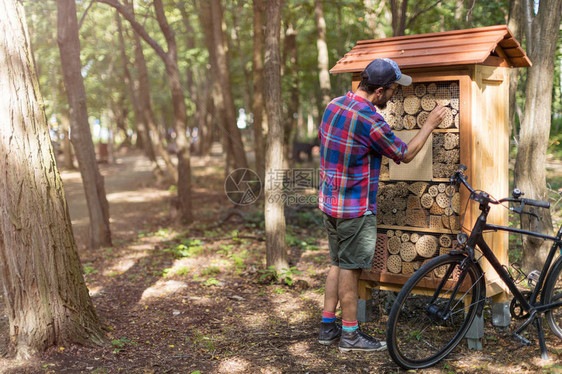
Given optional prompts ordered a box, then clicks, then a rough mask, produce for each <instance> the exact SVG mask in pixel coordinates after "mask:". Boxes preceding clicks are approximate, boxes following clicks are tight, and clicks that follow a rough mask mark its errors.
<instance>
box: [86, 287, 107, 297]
mask: <svg viewBox="0 0 562 374" xmlns="http://www.w3.org/2000/svg"><path fill="white" fill-rule="evenodd" d="M101 290H103V287H102V286H97V287H96V286H91V287H88V292H89V294H90V297H95V296H98V295H99V293H100V292H101Z"/></svg>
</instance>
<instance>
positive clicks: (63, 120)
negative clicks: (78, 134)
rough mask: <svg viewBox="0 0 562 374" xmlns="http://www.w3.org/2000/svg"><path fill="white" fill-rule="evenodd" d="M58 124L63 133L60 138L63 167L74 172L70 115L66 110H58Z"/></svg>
mask: <svg viewBox="0 0 562 374" xmlns="http://www.w3.org/2000/svg"><path fill="white" fill-rule="evenodd" d="M59 110H60V124H61V128H62V132H63V138H62V157H63V160H64V161H63V165H64V168H65V169H67V170H75V169H76V167H75V166H74V152H73V150H72V143H71V142H70V118H69V117H70V114H69V113H68V109H66V108H64V109H63V108H60V109H59Z"/></svg>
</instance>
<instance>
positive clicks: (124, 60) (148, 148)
mask: <svg viewBox="0 0 562 374" xmlns="http://www.w3.org/2000/svg"><path fill="white" fill-rule="evenodd" d="M115 20H116V21H117V35H118V37H119V50H120V52H121V65H122V69H123V77H124V81H125V85H126V86H127V88H128V90H129V101H130V102H131V106H132V107H133V113H134V120H135V125H136V126H135V127H136V129H137V134H138V136H139V137H141V138H142V146H143V148H144V153H145V154H146V156H147V157H148V159H149V160H150V161H151V162H153V163H154V164H155V165H156V167H158V162H157V161H156V154H155V153H154V147H153V146H152V141H151V140H150V133H149V131H148V126H147V124H146V121H145V119H144V116H143V113H142V106H141V105H139V100H138V99H137V93H136V92H137V91H136V89H135V84H134V81H133V78H132V77H131V72H130V71H129V66H128V60H129V59H128V57H127V48H126V46H125V38H124V36H123V26H122V22H121V16H120V15H119V12H117V11H116V12H115Z"/></svg>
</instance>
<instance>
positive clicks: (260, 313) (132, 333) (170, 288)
mask: <svg viewBox="0 0 562 374" xmlns="http://www.w3.org/2000/svg"><path fill="white" fill-rule="evenodd" d="M220 164H221V157H220V153H218V152H217V153H215V154H213V155H212V156H211V157H210V158H198V157H194V159H193V175H194V180H193V186H194V187H193V194H194V200H193V201H194V202H195V205H194V213H195V217H196V222H195V223H193V224H191V225H187V226H185V225H180V224H178V223H177V222H176V220H175V211H174V208H173V206H172V204H171V201H172V197H173V195H175V192H174V189H173V188H169V186H167V185H162V184H160V183H158V182H157V181H156V178H155V177H154V175H153V172H152V166H151V165H150V164H149V163H148V162H147V161H146V160H145V158H143V157H142V156H140V155H138V154H135V153H130V154H126V155H122V156H120V157H118V158H117V160H116V162H115V163H114V164H101V165H100V168H101V171H102V174H103V175H104V176H105V185H106V192H107V196H108V200H109V203H110V211H111V217H112V218H111V228H112V234H113V242H114V246H113V247H111V248H103V249H100V250H95V251H93V250H89V249H88V248H87V236H88V235H87V222H88V215H87V209H86V205H85V202H84V198H83V190H82V186H81V179H80V175H79V173H78V172H77V171H63V172H62V173H61V174H62V178H63V181H64V186H65V190H66V196H67V200H68V203H69V206H70V212H71V217H72V222H73V226H74V231H75V236H76V240H77V244H78V250H79V254H80V257H81V260H82V263H83V268H84V277H85V280H86V283H87V285H88V288H89V290H90V295H91V297H92V301H93V303H94V305H95V308H96V310H97V312H98V314H99V316H100V317H101V319H102V321H103V323H104V324H105V326H107V341H108V343H107V345H106V346H104V347H93V348H92V347H81V346H60V347H54V348H51V349H49V350H48V351H47V352H45V353H43V354H41V355H40V356H38V357H37V358H36V359H34V360H30V361H25V362H20V361H17V360H15V359H12V358H0V373H10V374H12V373H188V374H196V373H398V372H403V370H401V369H400V368H399V367H398V366H396V365H395V364H394V363H393V362H392V360H391V359H390V358H389V356H388V353H387V352H378V353H372V354H355V353H354V354H342V353H339V351H338V350H337V347H336V345H332V346H328V347H326V346H322V345H320V344H318V342H317V340H316V338H317V328H318V322H319V320H320V315H321V311H322V301H323V296H322V295H323V285H324V284H323V282H324V279H325V276H326V272H327V270H328V265H327V264H328V259H327V254H328V253H327V249H326V248H327V243H326V239H325V233H324V232H323V231H322V230H321V229H320V227H321V225H320V222H321V216H320V215H319V213H318V209H316V208H315V206H314V205H300V206H299V205H294V206H289V207H288V208H287V211H286V215H287V230H288V234H287V238H288V243H289V257H290V263H291V265H292V266H293V267H292V268H291V270H290V271H289V273H288V274H286V275H287V276H288V280H289V281H288V282H287V283H290V285H288V284H287V283H282V284H281V283H278V282H275V281H274V280H273V279H272V278H271V276H270V274H269V273H268V272H267V271H266V270H264V267H265V264H264V263H265V260H264V259H265V242H264V236H265V235H264V229H263V214H262V213H261V211H260V209H259V207H258V206H250V207H249V208H246V209H244V210H243V216H241V215H236V214H235V215H230V216H229V213H230V212H233V211H232V210H231V209H232V207H233V205H232V204H231V203H230V202H229V200H228V199H227V197H226V195H225V193H224V175H223V172H222V171H221V167H220ZM559 207H560V206H559ZM374 300H375V303H374V305H373V310H374V315H375V317H374V318H373V322H368V323H365V324H363V325H362V328H363V330H364V331H366V332H368V333H371V334H373V335H374V336H375V337H377V338H379V339H382V338H384V331H385V323H386V320H387V315H386V311H387V310H388V303H387V302H386V301H385V298H384V293H379V292H375V295H374ZM490 308H491V307H490V305H487V306H486V308H485V316H486V319H485V321H486V322H485V338H484V339H483V341H482V343H483V347H484V349H483V350H481V351H471V350H468V349H467V346H466V344H465V343H464V342H463V343H462V344H460V345H459V347H458V348H457V349H455V351H454V352H453V353H452V354H451V355H449V356H448V357H447V358H446V359H445V360H443V361H442V362H441V363H439V364H438V365H436V366H435V367H433V368H430V369H426V370H425V371H424V372H428V373H455V372H465V373H482V372H486V373H506V372H521V373H536V372H541V373H562V342H561V341H560V340H558V339H557V338H555V337H554V336H552V334H551V333H550V332H548V333H547V336H548V337H547V339H548V341H547V346H548V350H549V354H550V357H551V360H550V361H548V362H543V361H541V359H540V355H539V347H538V344H534V345H532V346H529V347H521V346H520V345H519V343H517V342H516V341H514V340H513V339H512V338H511V337H510V332H511V331H512V329H513V327H514V326H516V325H517V324H518V321H514V322H512V325H511V327H510V328H509V329H508V330H501V329H497V328H494V327H493V326H492V325H491V317H490V313H491V312H490ZM3 309H4V303H3V299H2V298H1V297H0V310H3ZM7 338H8V328H7V317H6V316H5V315H4V314H3V313H0V354H1V353H2V352H5V347H6V341H7ZM529 338H530V339H531V340H533V341H535V342H536V333H535V329H529Z"/></svg>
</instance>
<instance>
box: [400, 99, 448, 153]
mask: <svg viewBox="0 0 562 374" xmlns="http://www.w3.org/2000/svg"><path fill="white" fill-rule="evenodd" d="M446 113H447V111H446V110H445V108H444V107H443V106H441V105H439V104H437V106H436V107H435V109H433V110H432V111H431V113H429V116H428V117H427V120H426V121H425V124H424V125H423V127H422V128H421V129H420V131H418V133H417V134H416V136H414V137H413V138H412V140H410V142H409V143H408V151H407V152H406V154H405V155H404V158H403V159H402V162H405V163H408V162H410V161H412V160H413V159H414V157H416V155H417V154H418V153H419V151H421V149H422V148H423V145H424V144H425V142H426V141H427V138H428V137H429V134H431V132H432V131H433V130H434V129H435V128H437V126H438V125H439V124H440V123H441V121H443V119H444V118H445V114H446Z"/></svg>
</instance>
